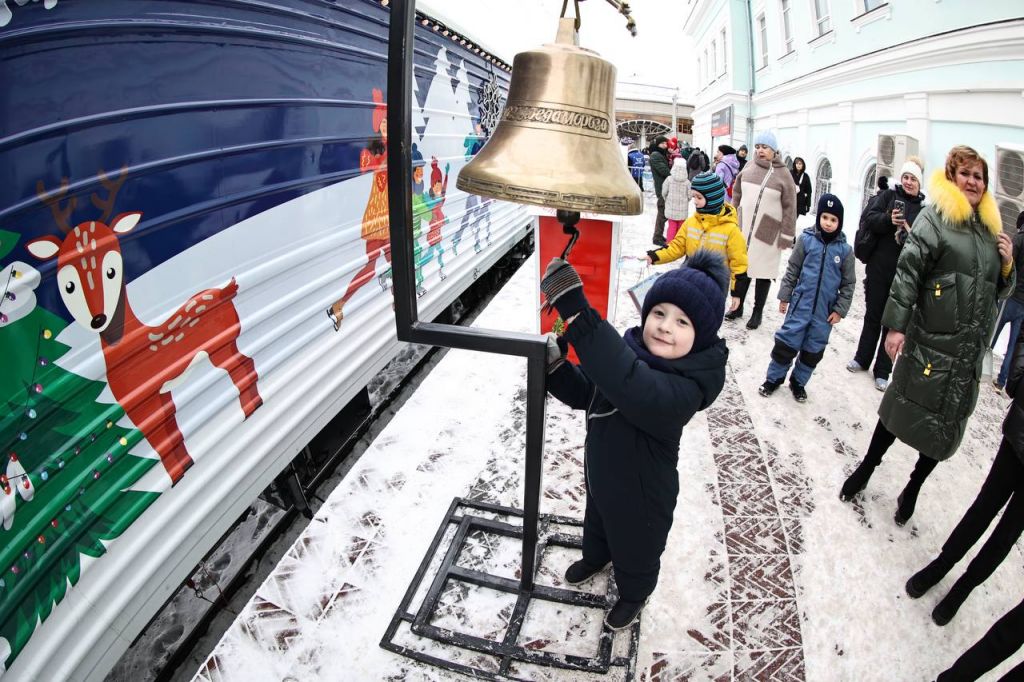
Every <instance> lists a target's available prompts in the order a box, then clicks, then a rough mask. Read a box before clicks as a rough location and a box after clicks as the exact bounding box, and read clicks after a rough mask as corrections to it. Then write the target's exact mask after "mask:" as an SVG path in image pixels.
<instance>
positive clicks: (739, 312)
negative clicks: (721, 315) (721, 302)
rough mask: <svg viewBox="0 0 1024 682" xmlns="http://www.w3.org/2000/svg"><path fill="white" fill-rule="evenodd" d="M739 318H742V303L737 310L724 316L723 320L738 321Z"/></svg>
mask: <svg viewBox="0 0 1024 682" xmlns="http://www.w3.org/2000/svg"><path fill="white" fill-rule="evenodd" d="M741 317H743V304H742V303H740V306H739V307H738V308H736V310H733V311H732V312H729V313H726V314H725V319H727V320H738V319H740V318H741Z"/></svg>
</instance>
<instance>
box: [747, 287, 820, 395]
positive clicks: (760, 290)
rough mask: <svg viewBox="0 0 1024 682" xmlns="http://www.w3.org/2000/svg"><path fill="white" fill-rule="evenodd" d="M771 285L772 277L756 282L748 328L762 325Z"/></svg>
mask: <svg viewBox="0 0 1024 682" xmlns="http://www.w3.org/2000/svg"><path fill="white" fill-rule="evenodd" d="M771 286H772V281H771V280H770V279H759V280H757V282H756V283H755V284H754V312H753V313H752V314H751V315H750V319H749V320H747V329H757V328H758V327H760V326H761V314H762V313H763V312H764V304H765V302H767V301H768V290H769V289H770V288H771ZM805 398H806V397H805ZM801 402H802V401H801Z"/></svg>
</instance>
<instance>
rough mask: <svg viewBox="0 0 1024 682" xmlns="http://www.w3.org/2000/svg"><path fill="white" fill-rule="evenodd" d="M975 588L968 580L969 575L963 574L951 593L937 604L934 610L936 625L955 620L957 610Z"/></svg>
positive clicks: (951, 589)
mask: <svg viewBox="0 0 1024 682" xmlns="http://www.w3.org/2000/svg"><path fill="white" fill-rule="evenodd" d="M973 589H974V585H972V584H971V583H969V582H968V581H967V576H966V575H964V576H961V577H960V579H959V580H957V581H956V582H955V583H953V587H951V588H950V590H949V593H948V594H946V596H945V597H943V598H942V601H940V602H939V603H938V604H937V605H936V606H935V610H934V611H932V620H933V621H935V624H936V625H939V626H942V625H946V624H947V623H949V621H951V620H953V617H954V616H955V615H956V612H957V611H959V610H960V607H961V606H963V605H964V602H965V601H967V597H969V596H970V595H971V590H973Z"/></svg>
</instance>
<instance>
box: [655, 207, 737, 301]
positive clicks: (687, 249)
mask: <svg viewBox="0 0 1024 682" xmlns="http://www.w3.org/2000/svg"><path fill="white" fill-rule="evenodd" d="M700 249H708V250H709V251H714V252H716V253H720V254H722V255H723V256H725V262H726V263H727V264H728V265H729V272H730V273H731V281H730V283H729V290H730V291H732V289H733V288H735V286H736V275H741V274H743V273H744V272H746V271H747V242H746V241H744V239H743V234H742V233H741V232H740V226H739V222H738V220H737V218H736V209H735V208H733V206H732V204H722V210H721V211H719V212H718V214H717V215H709V214H707V213H698V212H695V213H694V214H693V215H691V216H690V217H689V218H687V219H686V222H684V223H683V224H682V226H681V227H680V228H679V231H678V232H676V236H675V237H673V238H672V241H670V242H669V243H668V245H667V246H666V247H665V248H663V249H657V250H656V251H650V252H648V255H650V257H651V261H653V262H654V263H671V262H672V261H674V260H678V259H679V258H682V257H683V256H692V255H693V254H695V253H697V251H699V250H700Z"/></svg>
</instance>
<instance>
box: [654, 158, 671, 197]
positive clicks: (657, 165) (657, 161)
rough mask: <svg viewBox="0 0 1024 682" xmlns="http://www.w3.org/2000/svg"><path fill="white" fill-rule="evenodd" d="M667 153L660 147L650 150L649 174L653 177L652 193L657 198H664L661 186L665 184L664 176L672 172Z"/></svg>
mask: <svg viewBox="0 0 1024 682" xmlns="http://www.w3.org/2000/svg"><path fill="white" fill-rule="evenodd" d="M667 154H668V152H666V151H663V150H662V149H661V148H660V147H655V148H654V149H652V150H651V156H650V160H651V176H652V177H653V178H654V194H655V195H656V196H657V197H658V198H659V199H664V198H665V195H664V194H662V190H661V188H662V185H664V184H665V178H667V177H668V176H669V174H670V173H671V172H672V170H671V169H672V167H671V166H670V165H669V163H668V156H667Z"/></svg>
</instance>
